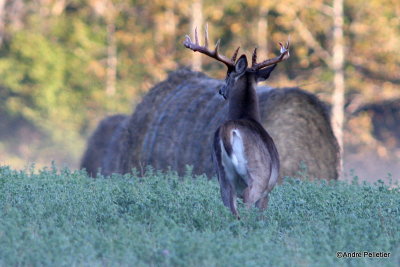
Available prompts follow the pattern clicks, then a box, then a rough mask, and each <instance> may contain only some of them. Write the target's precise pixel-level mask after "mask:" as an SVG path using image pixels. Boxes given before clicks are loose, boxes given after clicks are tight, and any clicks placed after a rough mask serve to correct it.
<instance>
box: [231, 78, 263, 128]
mask: <svg viewBox="0 0 400 267" xmlns="http://www.w3.org/2000/svg"><path fill="white" fill-rule="evenodd" d="M248 76H249V75H246V76H245V77H243V78H242V79H241V81H240V82H239V83H238V84H237V85H236V86H235V88H233V89H234V90H233V92H232V96H231V97H230V98H229V113H228V114H229V119H230V120H238V119H253V120H255V121H257V122H261V118H260V109H259V106H258V97H257V92H256V89H255V86H256V83H255V81H254V79H251V78H250V77H248Z"/></svg>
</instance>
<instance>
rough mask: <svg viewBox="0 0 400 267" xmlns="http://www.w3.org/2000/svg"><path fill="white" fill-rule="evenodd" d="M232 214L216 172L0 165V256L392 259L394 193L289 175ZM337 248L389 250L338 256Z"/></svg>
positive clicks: (4, 260) (46, 259) (150, 260)
mask: <svg viewBox="0 0 400 267" xmlns="http://www.w3.org/2000/svg"><path fill="white" fill-rule="evenodd" d="M239 208H240V213H241V217H242V220H240V221H237V220H236V219H235V218H234V217H233V216H232V215H231V214H230V212H229V210H228V209H226V208H225V207H224V206H223V205H222V202H221V200H220V197H219V189H218V186H217V183H216V182H215V181H214V180H211V181H209V180H206V179H204V178H203V177H196V179H192V175H191V173H190V170H189V171H188V172H187V174H186V176H185V177H183V178H182V177H178V176H177V175H176V174H174V173H173V172H167V173H160V172H155V171H153V170H152V169H151V168H148V169H147V171H146V173H145V175H144V177H139V176H138V175H137V174H135V172H134V174H133V175H125V176H120V175H114V176H113V177H111V178H110V179H105V178H99V179H91V178H88V177H87V176H86V174H85V173H84V172H78V171H75V172H71V171H70V170H68V169H63V170H60V171H57V170H56V169H55V168H54V167H53V168H52V169H43V170H40V171H38V172H35V171H34V170H33V169H28V170H25V171H14V170H12V169H10V168H9V167H1V168H0V265H2V266H10V265H42V266H71V265H85V266H104V265H107V266H111V265H115V264H118V265H122V266H128V265H129V266H132V265H135V266H149V265H156V266H160V265H161V266H243V265H246V266H266V265H267V266H293V265H296V266H328V265H331V266H334V265H342V266H343V265H350V266H377V265H380V266H395V265H396V264H398V261H399V260H400V258H399V257H400V231H399V225H400V192H399V190H398V188H389V187H388V186H387V185H384V184H383V183H378V184H375V185H370V184H366V183H364V184H361V185H359V184H357V182H356V181H355V182H353V183H352V184H348V183H344V182H333V183H327V182H324V181H322V182H312V181H301V180H297V179H288V180H287V181H286V182H285V183H284V184H283V185H280V186H278V187H277V188H275V189H274V190H273V192H272V193H271V199H270V206H269V208H268V210H267V211H265V212H264V213H263V214H260V213H259V212H258V211H257V210H255V209H251V210H247V209H246V208H244V207H243V205H242V204H241V203H240V204H239ZM336 251H348V252H351V251H384V252H391V257H390V258H389V259H377V258H376V259H369V258H354V259H337V258H336Z"/></svg>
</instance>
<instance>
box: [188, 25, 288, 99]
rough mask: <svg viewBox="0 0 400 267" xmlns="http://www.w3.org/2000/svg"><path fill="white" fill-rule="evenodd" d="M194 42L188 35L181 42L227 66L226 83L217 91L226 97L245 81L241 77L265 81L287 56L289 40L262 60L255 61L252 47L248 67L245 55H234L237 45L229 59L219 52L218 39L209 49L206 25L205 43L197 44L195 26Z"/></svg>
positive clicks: (255, 55)
mask: <svg viewBox="0 0 400 267" xmlns="http://www.w3.org/2000/svg"><path fill="white" fill-rule="evenodd" d="M194 37H195V43H193V42H192V40H191V39H190V36H188V35H186V37H185V41H184V42H183V44H184V46H185V47H186V48H189V49H191V50H193V51H194V52H200V53H202V54H205V55H207V56H209V57H211V58H214V59H216V60H217V61H220V62H222V63H224V64H225V65H226V67H227V74H226V78H225V82H226V85H225V86H224V87H223V88H221V89H220V91H219V93H220V94H221V95H222V96H223V97H224V98H225V99H227V98H228V96H229V91H230V89H231V88H235V87H237V86H236V85H237V84H239V86H238V87H243V86H241V83H243V82H245V81H244V79H243V77H245V76H248V77H247V78H251V82H253V83H257V82H260V81H265V80H266V79H268V77H269V75H270V73H271V72H272V71H273V70H274V68H275V67H276V65H277V63H279V62H281V61H284V60H286V59H288V58H289V56H290V54H289V42H287V43H286V45H285V46H284V45H283V44H282V43H279V45H280V47H281V48H280V53H281V54H280V55H279V56H277V57H275V58H272V59H267V60H264V61H263V62H260V63H257V48H255V49H254V52H253V56H252V66H251V67H248V63H247V57H246V55H242V56H241V57H240V58H239V59H238V60H237V61H236V57H237V55H238V52H239V49H240V47H238V48H237V49H236V50H235V52H234V54H233V56H232V58H231V59H229V58H227V57H225V56H223V55H221V54H220V53H219V44H220V40H218V42H217V43H216V45H215V48H214V50H210V49H209V48H208V27H207V25H206V29H205V44H204V46H201V45H200V44H199V40H198V36H197V28H196V29H195V36H194Z"/></svg>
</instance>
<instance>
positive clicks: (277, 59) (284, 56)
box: [251, 41, 290, 70]
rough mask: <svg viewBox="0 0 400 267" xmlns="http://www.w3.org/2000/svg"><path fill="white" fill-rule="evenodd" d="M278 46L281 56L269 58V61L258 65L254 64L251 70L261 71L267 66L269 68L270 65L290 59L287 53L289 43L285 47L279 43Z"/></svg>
mask: <svg viewBox="0 0 400 267" xmlns="http://www.w3.org/2000/svg"><path fill="white" fill-rule="evenodd" d="M279 45H280V47H281V48H280V52H281V54H280V55H279V56H277V57H274V58H271V59H267V60H265V61H263V62H261V63H258V64H254V65H253V66H252V67H251V68H252V70H259V69H262V68H265V67H267V66H271V65H274V64H277V63H279V62H281V61H284V60H286V59H288V58H289V57H290V53H289V46H290V43H289V41H287V42H286V45H285V46H284V45H283V44H282V43H279Z"/></svg>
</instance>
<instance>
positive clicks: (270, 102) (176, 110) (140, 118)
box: [104, 69, 339, 179]
mask: <svg viewBox="0 0 400 267" xmlns="http://www.w3.org/2000/svg"><path fill="white" fill-rule="evenodd" d="M222 85H223V81H220V80H215V79H212V78H209V77H207V76H206V75H204V74H202V73H199V72H193V71H191V70H188V69H181V70H178V71H176V72H174V73H172V74H170V75H169V77H168V79H167V80H165V81H164V82H161V83H159V84H157V85H156V86H155V87H154V88H152V89H151V90H150V91H149V93H148V94H147V95H146V96H145V97H144V98H143V101H142V102H141V103H140V104H139V105H138V106H137V108H136V110H135V112H134V113H133V115H132V116H131V117H130V118H129V120H128V121H127V122H126V123H125V124H124V125H123V126H121V129H120V130H119V131H116V133H117V135H115V136H114V138H113V146H114V147H116V149H115V151H117V152H116V153H117V154H118V155H116V154H114V155H113V156H109V157H108V159H107V160H105V161H104V164H105V166H104V169H105V170H106V172H105V174H110V173H113V172H116V173H127V172H130V171H131V169H132V168H134V167H136V168H142V167H143V166H146V165H151V166H153V167H154V168H156V169H167V168H168V167H171V168H172V169H173V170H176V171H178V173H179V174H183V173H184V172H185V170H186V165H192V166H193V172H194V173H195V174H203V173H205V174H206V175H207V176H208V177H212V176H214V175H215V172H214V169H213V164H212V161H211V144H212V136H213V134H214V132H215V130H216V129H217V128H218V127H219V126H220V125H221V124H222V123H223V122H224V121H225V120H226V115H227V109H228V105H227V103H228V101H225V100H224V99H223V98H222V97H221V96H220V95H219V94H218V93H217V92H218V89H219V87H221V86H222ZM258 93H259V100H260V109H261V118H262V124H263V126H264V127H265V129H267V131H268V132H269V133H270V135H271V136H272V138H273V139H274V141H275V143H276V145H277V148H278V151H279V155H280V159H281V174H280V177H284V176H297V175H298V172H299V170H300V169H299V167H300V166H306V169H307V173H308V175H309V176H310V177H312V178H324V179H337V177H338V169H337V166H338V162H339V159H338V156H339V152H338V151H339V150H338V145H337V141H336V139H335V137H334V135H333V132H332V129H331V125H330V119H329V114H328V113H327V110H326V107H325V105H324V104H323V103H322V102H321V101H319V100H318V99H317V98H316V97H315V96H314V95H312V94H310V93H307V92H305V91H302V90H300V89H296V88H283V89H269V88H265V87H264V88H259V91H258ZM111 150H112V149H109V151H111ZM107 161H108V162H107ZM110 161H114V162H113V163H110ZM303 171H304V169H303Z"/></svg>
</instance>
